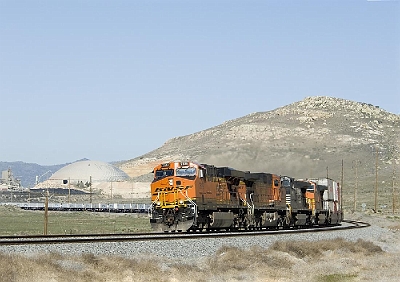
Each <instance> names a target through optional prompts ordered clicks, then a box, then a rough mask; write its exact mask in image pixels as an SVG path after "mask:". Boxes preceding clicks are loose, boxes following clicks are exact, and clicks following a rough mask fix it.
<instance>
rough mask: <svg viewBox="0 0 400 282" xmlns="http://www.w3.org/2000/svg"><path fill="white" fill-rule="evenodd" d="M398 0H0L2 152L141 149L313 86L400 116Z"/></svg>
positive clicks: (61, 158) (24, 155)
mask: <svg viewBox="0 0 400 282" xmlns="http://www.w3.org/2000/svg"><path fill="white" fill-rule="evenodd" d="M399 81H400V3H399V2H398V1H362V0H360V1H265V0H263V1H231V0H230V1H215V0H213V1H204V0H202V1H184V0H181V1H173V0H171V1H163V0H160V1H149V0H146V1H144V0H143V1H130V0H129V1H100V0H96V1H94V0H93V1H81V0H79V1H73V0H68V1H18V0H16V1H11V0H9V1H3V0H0V98H1V99H0V120H1V128H0V134H1V135H0V161H24V162H33V163H38V164H41V165H51V164H62V163H66V162H73V161H75V160H78V159H81V158H88V159H91V160H100V161H106V162H108V161H119V160H127V159H132V158H135V157H137V156H140V155H142V154H145V153H147V152H149V151H151V150H153V149H156V148H158V147H160V146H162V145H163V143H164V142H165V141H167V140H168V139H170V138H173V137H177V136H183V135H188V134H191V133H194V132H197V131H201V130H205V129H207V128H210V127H213V126H216V125H219V124H221V123H223V122H224V121H227V120H231V119H235V118H239V117H242V116H245V115H247V114H250V113H253V112H260V111H270V110H273V109H276V108H278V107H281V106H285V105H287V104H291V103H293V102H297V101H300V100H302V99H304V98H305V97H307V96H332V97H338V98H345V99H349V100H353V101H358V102H365V103H371V104H374V105H377V106H380V107H381V108H383V109H385V110H387V111H389V112H392V113H395V114H400V98H399V97H400V82H399Z"/></svg>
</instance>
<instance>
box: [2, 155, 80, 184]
mask: <svg viewBox="0 0 400 282" xmlns="http://www.w3.org/2000/svg"><path fill="white" fill-rule="evenodd" d="M82 160H87V159H82ZM82 160H79V161H82ZM69 164H71V163H66V164H58V165H49V166H42V165H38V164H35V163H24V162H22V161H18V162H1V161H0V171H4V170H8V169H9V168H10V169H11V171H12V173H13V175H14V178H16V179H19V180H21V185H22V186H23V187H25V188H32V187H33V186H35V184H36V176H38V177H39V178H40V182H42V181H44V180H46V179H48V178H49V177H50V176H51V175H52V174H53V173H55V172H56V171H57V170H59V169H60V168H62V167H64V166H66V165H69Z"/></svg>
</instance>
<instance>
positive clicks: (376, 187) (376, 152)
mask: <svg viewBox="0 0 400 282" xmlns="http://www.w3.org/2000/svg"><path fill="white" fill-rule="evenodd" d="M377 206H378V149H377V148H376V147H375V213H376V212H378V209H377Z"/></svg>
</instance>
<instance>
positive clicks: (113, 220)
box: [0, 206, 151, 236]
mask: <svg viewBox="0 0 400 282" xmlns="http://www.w3.org/2000/svg"><path fill="white" fill-rule="evenodd" d="M150 230H151V228H150V223H149V218H148V217H147V214H145V215H144V214H116V213H93V212H58V211H49V212H48V225H47V234H49V235H56V234H57V235H58V234H102V233H134V232H147V231H150ZM43 232H44V211H25V210H22V209H19V208H16V207H12V206H0V236H5V235H40V234H43Z"/></svg>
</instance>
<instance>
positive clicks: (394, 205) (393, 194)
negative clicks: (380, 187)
mask: <svg viewBox="0 0 400 282" xmlns="http://www.w3.org/2000/svg"><path fill="white" fill-rule="evenodd" d="M395 171H396V166H395V162H394V161H393V177H392V198H393V206H392V213H393V214H394V211H395V210H396V204H395V193H394V179H395Z"/></svg>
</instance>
